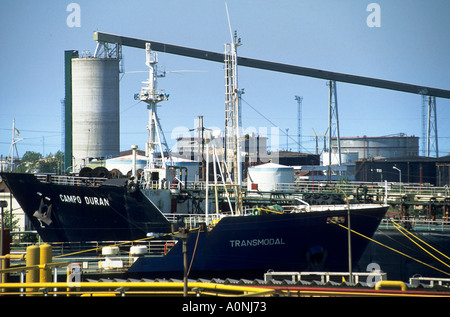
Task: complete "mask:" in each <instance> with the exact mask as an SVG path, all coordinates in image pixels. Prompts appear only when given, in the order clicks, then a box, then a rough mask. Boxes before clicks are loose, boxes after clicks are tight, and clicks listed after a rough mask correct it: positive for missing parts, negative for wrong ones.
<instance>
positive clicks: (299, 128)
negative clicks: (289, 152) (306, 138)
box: [295, 96, 303, 153]
mask: <svg viewBox="0 0 450 317" xmlns="http://www.w3.org/2000/svg"><path fill="white" fill-rule="evenodd" d="M295 100H297V146H298V150H297V152H299V153H300V152H301V150H302V101H303V97H300V96H295Z"/></svg>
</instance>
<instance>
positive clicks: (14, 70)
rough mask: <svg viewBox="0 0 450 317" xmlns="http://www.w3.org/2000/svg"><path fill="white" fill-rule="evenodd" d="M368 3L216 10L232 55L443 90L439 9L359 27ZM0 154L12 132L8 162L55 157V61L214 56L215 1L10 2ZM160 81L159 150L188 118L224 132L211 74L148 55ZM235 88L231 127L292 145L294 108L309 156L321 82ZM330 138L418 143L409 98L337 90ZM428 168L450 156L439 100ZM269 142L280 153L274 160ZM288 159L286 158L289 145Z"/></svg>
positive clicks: (219, 36)
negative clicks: (14, 157)
mask: <svg viewBox="0 0 450 317" xmlns="http://www.w3.org/2000/svg"><path fill="white" fill-rule="evenodd" d="M72 2H75V3H77V4H79V6H80V9H81V13H80V18H81V25H80V27H69V26H68V25H67V23H66V19H67V17H68V15H69V14H70V12H67V11H66V8H67V6H68V5H69V4H70V3H72ZM371 2H375V1H372V0H368V1H364V0H340V1H337V0H285V1H280V0H278V1H273V0H259V1H255V0H228V1H227V4H228V8H229V12H230V19H231V25H232V29H233V30H237V31H238V36H239V37H241V39H242V43H243V45H242V46H241V47H239V49H238V54H239V55H240V56H244V57H251V58H257V59H263V60H269V61H276V62H281V63H287V64H294V65H299V66H305V67H311V68H318V69H323V70H329V71H335V72H343V73H348V74H354V75H361V76H368V77H374V78H381V79H387V80H393V81H400V82H405V83H411V84H417V85H424V86H430V87H435V88H443V89H450V62H449V58H448V57H449V52H450V19H448V16H449V14H450V2H449V1H448V0H430V1H409V0H389V1H387V0H379V1H376V3H377V4H379V7H380V9H381V11H380V18H381V26H380V27H373V28H371V27H369V26H368V25H367V23H366V19H367V17H368V15H369V14H370V12H368V11H367V10H366V9H367V6H368V5H369V3H371ZM0 6H1V10H0V40H1V43H3V45H2V50H1V51H0V54H1V58H0V69H1V74H2V76H1V78H0V154H2V155H3V156H6V155H8V153H9V149H10V142H11V128H12V121H13V119H14V118H15V120H16V128H18V129H19V130H20V131H21V135H20V137H22V138H24V140H23V141H21V142H20V143H18V145H17V147H18V152H19V155H23V154H24V153H25V152H26V151H28V150H30V151H36V152H41V153H42V152H44V153H45V155H48V154H49V153H55V152H56V151H58V150H59V149H60V148H61V131H62V122H61V118H62V115H61V110H62V106H61V102H60V100H61V99H62V98H64V51H65V50H70V49H74V50H79V51H85V50H90V51H92V52H93V51H94V50H95V46H96V43H95V42H94V41H93V32H94V31H102V32H107V33H114V34H120V35H124V36H130V37H137V38H142V39H148V40H152V41H159V42H164V43H170V44H175V45H181V46H188V47H192V48H199V49H205V50H210V51H216V52H223V51H224V43H227V42H229V41H230V34H229V28H228V22H227V15H226V10H225V1H224V0H191V1H186V0H184V1H182V0H164V1H156V0H155V1H143V0H131V1H126V2H125V1H116V0H107V1H106V0H96V1H87V0H86V1H85V0H80V1H61V0H59V1H47V0H41V1H12V0H4V1H2V2H1V4H0ZM123 55H124V61H123V62H124V69H125V72H132V71H142V70H146V67H145V64H144V63H145V52H144V51H143V50H139V49H133V48H127V47H124V48H123ZM159 61H160V65H161V66H164V67H165V70H166V71H176V70H191V71H193V72H182V73H176V72H174V73H168V75H167V76H166V77H165V78H163V79H161V80H160V82H159V87H160V88H164V89H165V90H166V92H168V93H170V99H169V101H167V102H165V103H163V104H162V106H161V107H160V108H159V116H160V118H161V123H162V125H163V129H164V131H165V134H166V138H167V139H168V141H169V144H171V145H173V144H174V143H175V138H176V137H177V136H179V135H180V133H183V132H184V133H187V132H186V131H187V129H192V128H193V127H194V124H195V119H196V118H197V116H198V115H203V116H204V123H205V125H206V126H208V127H217V128H222V129H223V125H224V74H223V65H222V64H220V63H213V62H207V61H200V60H194V59H190V58H186V57H181V56H173V55H167V54H162V53H160V54H159ZM145 78H146V74H145V73H132V74H124V76H123V77H122V79H121V83H120V108H121V118H120V120H121V150H127V149H129V148H130V146H131V145H132V144H138V145H139V147H140V148H143V147H144V143H145V142H146V138H147V131H146V124H147V109H146V107H145V105H144V104H143V103H136V101H135V100H134V99H133V95H134V93H136V92H138V91H139V89H140V87H141V85H142V84H141V82H142V81H143V80H145ZM239 86H240V88H244V90H245V94H244V95H243V98H244V100H245V102H244V103H243V108H242V114H243V127H244V129H246V130H247V131H249V130H250V129H251V128H252V127H253V128H255V129H256V130H257V131H258V130H260V129H267V130H269V131H270V128H271V127H272V123H270V122H268V121H267V120H266V119H264V118H263V117H261V116H260V115H259V114H258V113H257V112H255V111H254V110H253V109H252V107H253V108H256V109H258V111H259V112H260V113H262V114H263V115H264V116H265V117H267V118H270V120H271V121H272V122H273V123H274V124H275V125H276V126H278V127H279V128H280V129H282V130H285V129H289V135H290V136H291V137H292V138H293V139H294V140H296V135H295V134H296V131H297V103H296V101H295V99H294V96H295V95H299V96H302V97H303V117H302V135H303V137H302V146H303V149H302V151H303V152H309V153H314V150H315V149H314V146H315V142H314V140H313V135H314V133H313V129H314V131H315V132H316V133H317V134H323V133H324V132H325V131H326V129H327V124H328V123H327V121H328V87H327V85H326V81H324V80H319V79H313V78H308V77H300V76H293V75H286V74H279V73H273V72H268V71H262V70H257V69H247V68H243V67H240V68H239ZM337 94H338V105H339V118H340V132H341V136H346V137H354V136H363V135H367V136H385V135H392V134H398V133H405V134H407V135H415V136H421V135H422V129H421V126H422V121H421V118H422V108H421V107H422V98H421V97H420V96H418V95H412V94H406V93H400V92H394V91H386V90H382V89H376V88H370V87H361V86H355V85H350V84H344V83H338V85H337ZM248 104H249V105H251V107H250V106H248ZM437 114H438V129H439V133H438V135H439V149H440V156H443V155H448V154H450V129H449V128H448V122H449V120H450V100H445V99H437ZM285 140H286V138H285V137H284V136H282V137H280V140H279V142H280V145H279V146H280V148H282V149H284V148H286V141H285ZM289 147H290V148H292V149H293V150H296V149H297V146H296V144H294V141H293V140H289Z"/></svg>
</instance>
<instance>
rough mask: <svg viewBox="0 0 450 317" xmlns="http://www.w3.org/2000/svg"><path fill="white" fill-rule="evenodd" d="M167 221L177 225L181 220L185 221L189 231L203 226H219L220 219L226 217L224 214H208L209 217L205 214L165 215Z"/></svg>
mask: <svg viewBox="0 0 450 317" xmlns="http://www.w3.org/2000/svg"><path fill="white" fill-rule="evenodd" d="M165 216H166V218H167V220H169V221H170V222H173V223H176V222H177V221H179V220H180V219H182V220H183V222H184V224H185V225H186V228H187V229H189V230H193V229H197V228H198V227H200V225H201V224H206V225H208V226H214V225H215V224H217V223H218V222H219V221H220V219H222V218H223V217H224V215H223V214H216V213H214V214H208V216H206V215H204V214H198V215H193V214H165Z"/></svg>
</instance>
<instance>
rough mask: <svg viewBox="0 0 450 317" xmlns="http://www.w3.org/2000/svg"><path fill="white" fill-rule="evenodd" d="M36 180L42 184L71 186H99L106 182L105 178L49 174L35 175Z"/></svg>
mask: <svg viewBox="0 0 450 317" xmlns="http://www.w3.org/2000/svg"><path fill="white" fill-rule="evenodd" d="M36 178H37V179H38V180H39V181H40V182H43V183H51V184H56V185H72V186H99V185H101V184H102V183H103V182H104V181H106V180H107V178H103V177H80V176H68V175H49V174H45V175H44V174H36Z"/></svg>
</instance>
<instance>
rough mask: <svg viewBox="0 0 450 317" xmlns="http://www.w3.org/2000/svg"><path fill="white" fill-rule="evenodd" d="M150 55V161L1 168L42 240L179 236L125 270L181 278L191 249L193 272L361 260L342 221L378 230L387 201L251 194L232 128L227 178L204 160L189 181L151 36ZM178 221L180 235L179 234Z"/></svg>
mask: <svg viewBox="0 0 450 317" xmlns="http://www.w3.org/2000/svg"><path fill="white" fill-rule="evenodd" d="M231 60H233V59H231ZM234 60H236V59H235V58H234ZM146 61H147V62H146V65H147V66H148V67H149V79H148V81H147V82H146V83H147V86H146V87H144V88H142V89H141V91H140V93H139V94H137V95H136V96H135V98H136V99H139V100H141V101H144V102H145V103H147V105H148V109H149V112H150V114H149V118H150V122H149V125H148V127H147V128H148V130H149V142H148V143H147V145H146V156H147V166H146V167H145V169H143V170H142V171H138V170H137V168H136V164H135V161H136V160H135V159H133V162H134V163H133V164H132V166H131V171H132V172H131V174H130V175H129V176H127V177H119V176H118V175H117V173H112V171H108V170H105V169H104V168H96V169H95V170H89V168H83V169H81V170H80V171H79V173H78V174H77V175H73V174H72V175H33V174H18V173H2V174H1V177H2V180H3V181H5V182H6V184H7V186H8V187H9V189H10V190H11V192H12V193H13V195H14V196H15V198H16V199H17V201H18V203H19V204H20V206H21V207H22V209H23V210H24V212H25V214H26V215H27V217H28V219H29V220H30V221H31V222H32V224H33V226H34V228H35V229H36V230H37V232H38V234H39V236H40V237H41V239H42V240H43V241H46V242H87V241H134V240H139V239H146V238H148V237H152V236H165V237H170V238H168V239H170V240H171V241H173V240H174V239H175V242H177V241H178V243H173V244H174V246H173V248H171V249H170V251H168V252H167V254H165V255H164V256H161V257H153V256H144V257H141V258H139V259H138V260H137V261H136V262H135V263H134V264H133V265H132V266H131V267H130V269H129V271H128V274H129V275H139V276H153V277H173V278H176V277H180V278H181V277H182V275H181V274H182V273H183V260H182V257H183V254H185V253H186V252H187V254H189V258H190V259H191V263H192V264H191V266H190V269H189V270H190V275H189V276H191V277H194V276H198V277H208V276H214V277H220V276H225V275H226V277H233V276H236V277H248V278H251V277H252V276H254V277H261V276H262V274H263V273H265V272H267V270H275V271H286V270H287V271H292V270H294V271H301V270H328V271H342V270H346V268H348V263H349V261H351V262H352V263H353V264H355V263H357V261H358V259H359V258H360V256H361V255H362V253H363V251H364V249H365V247H366V245H367V243H368V240H366V239H363V238H357V237H352V239H351V260H349V255H348V254H349V247H348V245H349V234H348V230H345V229H344V228H345V227H348V226H350V223H351V229H352V230H355V231H357V232H360V233H361V234H363V235H365V236H369V237H370V236H372V235H373V233H374V232H375V230H376V229H377V227H378V225H379V223H380V221H381V220H382V218H383V216H384V215H385V213H386V211H387V209H388V206H387V205H383V204H345V203H343V202H342V201H340V200H339V199H337V200H336V201H335V202H333V201H330V200H327V202H328V203H327V204H326V205H325V204H324V205H313V204H311V203H308V201H307V200H306V199H302V198H304V197H302V196H301V194H295V193H293V194H292V193H291V194H286V195H282V197H279V198H274V197H273V196H272V195H270V194H269V195H266V196H265V195H260V196H258V195H257V197H256V196H255V195H252V194H249V193H247V192H246V191H245V190H244V188H243V186H242V181H241V171H240V162H239V157H240V154H239V153H238V151H239V146H236V143H237V142H236V140H237V139H238V137H234V138H233V137H229V136H230V135H228V137H226V140H227V142H228V141H230V140H231V143H227V150H228V152H227V153H228V154H227V155H225V157H226V159H230V158H231V159H232V160H234V161H233V163H232V164H229V162H228V161H227V160H225V163H224V164H222V163H223V162H219V161H217V162H216V161H214V162H213V166H214V170H215V168H216V166H217V169H219V171H220V174H221V175H220V179H221V180H222V183H221V184H220V185H218V184H217V183H216V181H217V179H218V178H217V177H216V174H215V173H214V176H213V179H214V181H211V182H208V178H209V171H208V169H207V173H206V175H207V181H206V182H205V183H203V184H201V185H199V186H200V187H195V188H189V187H188V186H187V183H186V181H185V180H184V179H183V175H185V173H186V170H185V169H183V167H179V166H175V165H173V164H172V162H171V157H170V151H165V152H164V150H163V143H164V142H163V141H162V139H163V136H161V134H162V129H160V127H159V119H158V116H157V112H156V109H157V104H158V103H159V102H161V101H164V100H167V98H168V95H167V94H165V93H164V92H163V91H161V90H158V89H156V78H157V75H156V72H157V70H156V63H157V59H156V58H154V57H152V51H151V48H150V45H149V44H148V45H147V47H146ZM227 65H228V66H229V67H230V69H228V68H227V66H226V72H227V76H228V77H230V78H228V77H227V78H228V79H229V81H230V82H234V80H232V78H231V77H232V74H234V73H235V72H234V71H233V69H232V68H233V67H235V66H236V65H231V64H227ZM229 88H230V89H229V91H228V92H227V94H228V95H229V96H228V98H229V103H230V104H232V103H233V104H234V106H236V104H235V102H236V100H237V98H236V95H234V94H237V89H236V88H233V87H229ZM231 95H233V96H231ZM233 109H234V110H236V108H233ZM236 118H237V117H236ZM236 118H235V119H236ZM238 126H239V125H236V126H234V125H230V126H229V127H226V128H230V129H228V130H227V129H226V132H227V131H228V132H229V133H231V135H232V136H236V135H235V134H234V133H236V131H238V130H239V129H238ZM233 140H234V144H233ZM233 145H234V148H233V147H232V146H233ZM158 149H159V152H158ZM135 150H136V147H133V157H134V158H135V156H136V151H135ZM213 151H214V147H213ZM207 153H208V154H209V151H208V147H207ZM208 156H209V155H207V157H208ZM207 163H208V162H207ZM207 166H209V165H208V164H207ZM228 167H230V170H226V169H227V168H228ZM350 220H351V221H350ZM193 224H194V225H193ZM340 225H341V226H340ZM180 230H181V231H182V232H184V235H183V236H180V235H177V234H176V233H177V232H179V231H180ZM181 240H182V241H183V243H180V242H179V241H181ZM185 243H186V244H185ZM183 246H186V248H187V249H184V250H183Z"/></svg>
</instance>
